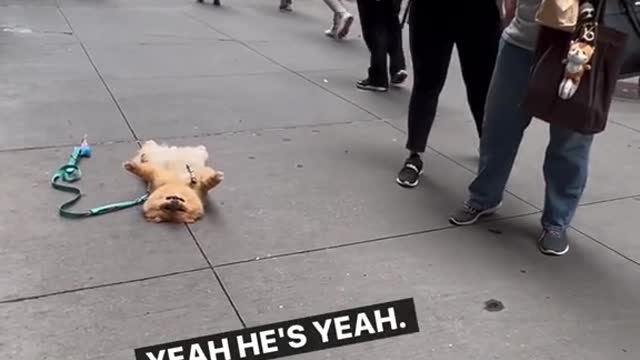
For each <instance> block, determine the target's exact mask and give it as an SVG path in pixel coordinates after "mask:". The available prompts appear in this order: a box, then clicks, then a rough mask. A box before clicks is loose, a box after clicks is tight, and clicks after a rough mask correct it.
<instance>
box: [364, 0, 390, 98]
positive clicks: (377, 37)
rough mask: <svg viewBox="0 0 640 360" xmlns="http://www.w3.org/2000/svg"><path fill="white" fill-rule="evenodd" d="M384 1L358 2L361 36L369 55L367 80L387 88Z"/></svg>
mask: <svg viewBox="0 0 640 360" xmlns="http://www.w3.org/2000/svg"><path fill="white" fill-rule="evenodd" d="M384 1H386V0H358V15H359V16H360V24H361V26H362V36H363V37H364V41H365V43H366V44H367V48H369V52H370V54H371V59H370V65H369V79H370V80H371V82H372V83H373V84H375V85H380V86H387V84H388V82H389V77H388V75H387V37H388V36H387V31H386V30H385V28H386V26H385V22H384V19H385V11H384V10H385V9H384Z"/></svg>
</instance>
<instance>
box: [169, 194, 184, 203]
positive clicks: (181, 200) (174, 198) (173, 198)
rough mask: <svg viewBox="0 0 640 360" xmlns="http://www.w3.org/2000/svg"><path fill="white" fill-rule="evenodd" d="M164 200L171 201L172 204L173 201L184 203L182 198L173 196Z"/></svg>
mask: <svg viewBox="0 0 640 360" xmlns="http://www.w3.org/2000/svg"><path fill="white" fill-rule="evenodd" d="M166 200H168V201H172V202H173V201H179V202H184V199H183V198H181V197H179V196H175V195H173V196H167V197H166Z"/></svg>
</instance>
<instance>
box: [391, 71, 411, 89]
mask: <svg viewBox="0 0 640 360" xmlns="http://www.w3.org/2000/svg"><path fill="white" fill-rule="evenodd" d="M407 77H409V73H407V70H400V71H398V72H397V73H395V74H393V76H391V84H393V85H400V84H402V83H403V82H404V81H405V80H407Z"/></svg>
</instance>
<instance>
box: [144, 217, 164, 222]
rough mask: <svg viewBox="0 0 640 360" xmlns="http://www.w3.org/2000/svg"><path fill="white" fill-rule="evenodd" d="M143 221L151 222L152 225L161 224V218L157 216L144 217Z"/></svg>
mask: <svg viewBox="0 0 640 360" xmlns="http://www.w3.org/2000/svg"><path fill="white" fill-rule="evenodd" d="M145 220H147V221H148V222H152V223H161V222H162V218H161V217H159V216H149V217H145Z"/></svg>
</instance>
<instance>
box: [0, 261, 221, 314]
mask: <svg viewBox="0 0 640 360" xmlns="http://www.w3.org/2000/svg"><path fill="white" fill-rule="evenodd" d="M209 269H210V267H200V268H195V269H191V270H183V271H176V272H172V273H167V274H161V275H153V276H147V277H143V278H139V279H133V280H125V281H117V282H111V283H105V284H98V285H92V286H85V287H81V288H76V289H69V290H62V291H56V292H52V293H46V294H39V295H32V296H24V297H19V298H15V299H9V300H1V301H0V305H1V304H13V303H19V302H23V301H28V300H38V299H43V298H48V297H52V296H56V295H63V294H70V293H76V292H81V291H86V290H95V289H101V288H106V287H111V286H117V285H126V284H132V283H138V282H143V281H147V280H155V279H162V278H166V277H171V276H178V275H183V274H188V273H192V272H198V271H204V270H209Z"/></svg>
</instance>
